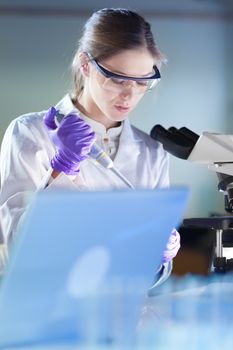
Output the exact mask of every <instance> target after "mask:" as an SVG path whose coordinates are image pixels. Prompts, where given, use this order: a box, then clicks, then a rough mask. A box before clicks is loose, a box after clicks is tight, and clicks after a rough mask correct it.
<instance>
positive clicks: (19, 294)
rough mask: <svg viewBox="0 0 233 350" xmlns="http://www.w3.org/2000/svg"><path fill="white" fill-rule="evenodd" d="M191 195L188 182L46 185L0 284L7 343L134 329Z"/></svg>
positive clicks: (0, 338)
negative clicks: (80, 188) (133, 186)
mask: <svg viewBox="0 0 233 350" xmlns="http://www.w3.org/2000/svg"><path fill="white" fill-rule="evenodd" d="M187 200H188V190H187V189H186V188H170V189H158V190H133V191H132V190H125V191H111V192H107V191H106V192H74V191H72V192H70V191H52V190H47V191H42V192H40V193H38V195H37V197H36V198H35V200H34V202H33V204H32V205H31V207H30V209H29V211H28V213H27V216H26V219H25V222H24V225H23V227H22V228H21V230H20V232H19V233H18V236H17V239H16V241H15V243H14V246H13V247H12V250H11V254H10V260H9V263H8V266H7V269H6V273H5V275H4V277H3V279H2V281H1V285H0V349H8V348H11V347H14V346H15V347H16V346H21V347H22V346H25V347H26V348H27V349H29V348H30V349H31V348H33V346H38V344H49V343H56V342H57V343H59V344H61V343H62V342H64V344H66V346H65V348H66V349H68V344H69V343H71V342H73V343H75V344H84V343H85V342H86V343H88V342H89V343H90V344H92V343H91V342H93V344H94V343H98V342H99V343H100V344H102V343H101V342H106V341H107V342H109V343H111V342H112V343H113V342H114V337H115V338H117V336H118V338H119V339H120V336H121V335H122V332H123V329H124V332H125V333H128V334H129V333H130V328H127V327H130V324H133V321H134V320H135V319H136V317H137V311H138V310H137V306H138V305H139V304H140V300H141V299H142V296H146V293H147V289H148V288H149V287H150V286H151V285H152V284H153V279H154V276H155V271H156V270H157V269H158V268H159V266H160V264H161V259H162V254H163V250H164V248H165V246H166V243H167V241H168V238H169V235H170V232H171V230H172V228H173V227H177V226H178V225H179V223H180V221H181V218H182V215H183V213H184V209H185V207H186V204H187ZM92 348H94V346H93V347H92ZM36 349H37V347H36Z"/></svg>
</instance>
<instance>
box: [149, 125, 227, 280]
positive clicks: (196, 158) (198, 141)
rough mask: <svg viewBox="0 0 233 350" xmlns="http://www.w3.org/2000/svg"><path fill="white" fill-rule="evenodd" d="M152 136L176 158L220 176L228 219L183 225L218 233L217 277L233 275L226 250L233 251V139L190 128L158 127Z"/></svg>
mask: <svg viewBox="0 0 233 350" xmlns="http://www.w3.org/2000/svg"><path fill="white" fill-rule="evenodd" d="M150 136H151V137H152V138H153V139H154V140H156V141H159V142H160V143H162V144H163V147H164V149H165V150H166V151H167V152H169V153H170V154H172V155H173V156H175V157H178V158H181V159H185V160H188V161H191V162H193V163H197V164H203V165H207V166H208V168H209V169H210V170H214V171H215V172H216V173H217V176H218V181H219V182H218V190H219V191H221V192H223V194H224V207H225V211H226V213H227V215H224V216H222V215H220V216H216V215H215V216H210V217H206V218H187V219H184V220H183V225H184V226H185V227H190V228H193V227H195V228H205V229H209V230H214V232H215V253H214V258H213V269H214V272H216V273H225V272H228V271H233V258H230V259H227V258H226V257H224V256H223V247H233V215H232V214H233V166H232V165H233V135H230V134H219V133H209V132H203V133H202V135H200V136H199V135H197V134H196V133H194V132H193V131H191V130H189V129H188V128H186V127H182V128H180V129H177V128H175V127H170V128H168V129H165V128H164V127H163V126H161V125H155V126H154V127H153V128H152V130H151V132H150Z"/></svg>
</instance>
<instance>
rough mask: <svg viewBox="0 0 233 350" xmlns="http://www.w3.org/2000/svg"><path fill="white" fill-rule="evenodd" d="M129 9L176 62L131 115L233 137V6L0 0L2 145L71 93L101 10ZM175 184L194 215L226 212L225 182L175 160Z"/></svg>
mask: <svg viewBox="0 0 233 350" xmlns="http://www.w3.org/2000/svg"><path fill="white" fill-rule="evenodd" d="M116 6H117V7H127V8H129V9H132V10H136V11H139V12H140V13H141V14H142V15H144V16H145V17H146V18H147V20H148V21H149V22H150V23H151V25H152V29H153V33H154V36H155V39H156V41H157V43H158V45H159V47H160V49H161V50H162V51H163V53H164V54H165V55H166V57H167V59H168V63H167V64H166V66H164V67H163V69H162V80H161V82H160V84H159V86H158V88H157V90H156V91H154V92H150V93H148V94H147V95H146V96H145V97H144V99H143V100H142V101H141V102H140V104H139V106H138V108H137V109H136V110H135V111H134V112H133V114H132V115H131V117H130V118H131V122H132V123H133V124H134V125H136V126H137V127H139V128H141V129H143V130H144V131H146V132H148V133H149V132H150V130H151V129H152V127H153V126H154V125H155V124H161V125H163V126H164V127H166V128H167V127H170V126H175V127H177V128H179V127H182V126H186V127H187V128H189V129H191V130H193V131H194V132H196V133H197V134H200V133H202V132H203V131H209V132H219V133H232V134H233V119H232V114H233V97H232V91H233V70H232V59H233V41H232V37H233V1H231V0H229V1H227V0H225V1H224V0H219V1H217V0H176V1H174V0H163V1H157V0H153V1H143V2H142V1H139V0H128V1H121V0H118V1H117V2H116V1H114V0H106V1H104V0H92V1H90V0H89V1H88V0H86V1H78V0H40V1H32V0H0V77H1V79H0V102H1V103H0V109H1V118H0V141H1V139H2V136H3V134H4V132H5V130H6V128H7V126H8V124H9V123H10V121H11V120H12V119H14V118H15V117H17V116H19V115H21V114H24V113H28V112H32V111H40V110H43V109H47V108H49V107H50V106H51V105H54V104H56V103H57V102H58V101H59V100H60V99H61V98H62V97H63V95H64V94H66V93H67V92H68V91H69V88H70V70H69V69H70V63H71V61H72V57H73V54H74V52H75V49H76V47H77V42H78V39H79V37H80V36H81V32H82V26H83V24H84V23H85V21H86V20H87V18H88V17H89V16H90V15H91V13H92V12H93V11H94V10H97V9H100V8H102V7H116ZM171 184H172V185H180V184H181V185H188V186H189V187H190V188H191V196H190V201H189V206H188V208H187V211H186V213H185V216H186V217H194V216H207V215H210V214H211V213H213V212H214V213H223V211H224V204H223V194H221V193H219V192H218V190H217V184H218V180H217V176H216V174H215V173H214V172H212V171H210V170H208V169H207V168H206V167H203V166H200V165H194V164H191V163H189V162H187V161H184V160H180V159H178V158H174V157H172V156H171Z"/></svg>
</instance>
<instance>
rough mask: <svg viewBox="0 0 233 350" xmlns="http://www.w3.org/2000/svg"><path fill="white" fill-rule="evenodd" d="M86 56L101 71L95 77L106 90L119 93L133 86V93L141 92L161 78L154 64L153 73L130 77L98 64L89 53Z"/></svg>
mask: <svg viewBox="0 0 233 350" xmlns="http://www.w3.org/2000/svg"><path fill="white" fill-rule="evenodd" d="M87 56H88V58H89V59H90V61H91V63H93V65H94V66H95V68H96V69H97V71H98V72H99V73H101V74H100V75H98V78H97V80H98V82H99V84H100V85H101V86H102V87H103V89H105V90H108V91H112V92H116V93H121V92H122V90H125V89H128V88H133V90H134V92H135V93H138V94H143V93H145V92H146V91H148V90H151V89H153V88H154V87H155V85H156V84H157V83H158V82H159V80H160V79H161V75H160V72H159V70H158V68H157V67H156V65H154V66H153V70H154V74H152V75H151V76H148V77H147V76H146V77H131V76H126V75H121V74H117V73H114V72H111V71H109V70H108V69H106V68H105V67H103V66H102V65H100V64H99V62H98V61H97V60H96V59H94V58H93V57H92V56H91V55H90V54H88V53H87Z"/></svg>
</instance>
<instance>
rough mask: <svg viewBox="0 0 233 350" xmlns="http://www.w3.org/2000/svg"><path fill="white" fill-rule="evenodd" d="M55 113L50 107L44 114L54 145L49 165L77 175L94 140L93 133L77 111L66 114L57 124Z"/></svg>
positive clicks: (57, 169) (68, 173)
mask: <svg viewBox="0 0 233 350" xmlns="http://www.w3.org/2000/svg"><path fill="white" fill-rule="evenodd" d="M56 113H57V111H56V109H55V108H54V107H51V108H50V109H49V110H48V112H47V113H46V114H45V116H44V123H45V125H46V127H47V129H48V132H49V136H50V138H51V140H52V141H53V143H54V144H55V146H56V153H55V156H54V157H53V158H52V160H51V166H52V168H53V169H54V170H56V171H59V172H61V171H63V172H64V173H65V174H67V175H77V173H78V172H79V171H80V163H81V162H82V161H83V160H84V159H86V158H87V157H88V154H89V153H90V150H91V147H92V145H93V143H94V142H95V139H96V136H95V133H94V131H93V130H92V129H91V127H90V126H89V125H88V124H87V123H86V122H85V121H84V120H83V119H81V118H80V117H79V115H78V114H77V113H70V114H68V115H67V116H65V117H64V118H63V119H62V121H61V123H60V124H59V125H58V126H57V125H56V123H55V116H56Z"/></svg>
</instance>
